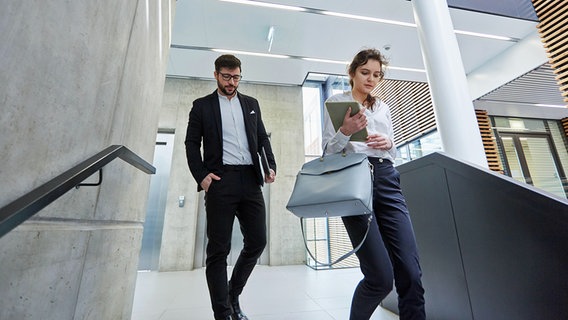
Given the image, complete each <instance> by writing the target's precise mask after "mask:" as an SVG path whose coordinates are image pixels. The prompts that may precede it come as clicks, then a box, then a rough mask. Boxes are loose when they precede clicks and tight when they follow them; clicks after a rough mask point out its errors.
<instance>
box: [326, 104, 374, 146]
mask: <svg viewBox="0 0 568 320" xmlns="http://www.w3.org/2000/svg"><path fill="white" fill-rule="evenodd" d="M325 107H326V109H327V113H329V116H330V118H331V123H333V128H334V129H335V131H336V132H337V130H339V127H341V125H342V124H343V118H344V117H345V113H346V112H347V109H349V107H351V116H353V115H355V114H357V113H358V112H359V110H361V108H362V106H361V104H360V103H359V102H357V101H327V102H326V103H325ZM368 135H369V134H368V133H367V129H366V128H363V130H361V131H359V132H356V133H354V134H352V135H351V138H350V139H349V140H350V141H363V142H364V141H366V140H367V136H368Z"/></svg>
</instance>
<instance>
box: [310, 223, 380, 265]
mask: <svg viewBox="0 0 568 320" xmlns="http://www.w3.org/2000/svg"><path fill="white" fill-rule="evenodd" d="M371 221H373V214H372V213H371V214H369V219H368V220H367V231H365V235H364V236H363V239H361V242H359V244H358V245H357V246H356V247H355V248H353V249H352V250H351V251H349V252H347V253H346V254H344V255H342V256H341V257H339V258H337V259H336V260H335V261H333V262H330V263H322V262H319V261H318V260H317V259H316V257H314V255H313V254H312V252H311V251H310V249H309V248H308V243H307V241H306V232H305V231H304V218H300V226H301V227H302V237H303V238H304V246H305V247H306V251H307V252H308V254H309V255H310V257H311V258H312V260H314V261H315V262H316V266H320V267H330V266H332V265H334V264H336V263H338V262H341V261H343V260H345V259H347V258H348V257H349V256H350V255H352V254H354V253H355V252H357V250H359V249H360V248H361V246H362V245H363V243H364V242H365V240H366V239H367V235H368V234H369V230H370V229H371Z"/></svg>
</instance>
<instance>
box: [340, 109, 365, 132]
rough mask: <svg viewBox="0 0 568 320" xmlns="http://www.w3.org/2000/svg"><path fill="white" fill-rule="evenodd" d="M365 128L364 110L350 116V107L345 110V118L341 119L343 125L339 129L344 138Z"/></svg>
mask: <svg viewBox="0 0 568 320" xmlns="http://www.w3.org/2000/svg"><path fill="white" fill-rule="evenodd" d="M366 126H367V116H365V108H361V110H360V111H359V112H358V113H356V114H354V115H353V116H351V107H349V108H348V109H347V112H346V113H345V117H344V118H343V124H342V125H341V127H340V128H339V130H340V131H341V133H343V134H344V135H346V136H350V135H352V134H354V133H357V132H359V131H361V130H363V128H365V127H366Z"/></svg>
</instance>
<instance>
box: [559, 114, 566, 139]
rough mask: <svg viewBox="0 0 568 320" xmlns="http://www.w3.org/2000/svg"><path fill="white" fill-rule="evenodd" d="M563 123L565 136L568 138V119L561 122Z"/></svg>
mask: <svg viewBox="0 0 568 320" xmlns="http://www.w3.org/2000/svg"><path fill="white" fill-rule="evenodd" d="M560 121H561V122H562V128H563V129H564V134H565V135H566V137H567V138H568V118H564V119H562V120H560Z"/></svg>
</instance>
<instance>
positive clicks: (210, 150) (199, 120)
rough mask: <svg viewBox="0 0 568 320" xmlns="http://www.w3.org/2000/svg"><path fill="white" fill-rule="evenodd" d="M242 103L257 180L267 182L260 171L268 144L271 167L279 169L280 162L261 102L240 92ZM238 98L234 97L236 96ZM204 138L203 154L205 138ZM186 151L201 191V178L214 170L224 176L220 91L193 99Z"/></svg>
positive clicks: (267, 155)
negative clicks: (263, 151)
mask: <svg viewBox="0 0 568 320" xmlns="http://www.w3.org/2000/svg"><path fill="white" fill-rule="evenodd" d="M237 97H238V98H239V101H240V103H241V107H242V110H243V117H244V121H245V130H246V134H247V140H248V144H249V149H250V153H251V156H252V162H253V164H254V167H255V171H256V173H257V177H256V178H257V182H258V184H259V185H263V184H264V177H263V176H262V174H261V171H260V167H261V164H260V161H259V159H258V155H259V152H260V150H262V149H261V148H262V147H264V150H265V152H266V157H267V159H268V163H269V165H270V168H271V169H272V170H274V172H276V162H275V160H274V154H273V153H272V148H271V146H270V139H269V138H268V134H267V133H266V129H265V128H264V123H263V122H262V117H261V115H260V107H259V105H258V101H257V100H256V99H255V98H253V97H250V96H247V95H244V94H241V93H239V92H238V91H237ZM233 99H234V98H233ZM202 139H203V157H202V156H201V141H202ZM185 152H186V156H187V164H188V165H189V170H190V171H191V174H192V175H193V178H194V179H195V181H197V190H198V191H201V190H202V189H203V188H201V181H203V179H204V178H205V177H206V176H207V175H208V174H209V173H210V172H212V173H214V174H216V175H218V176H219V177H222V176H223V132H222V129H221V109H220V105H219V96H218V93H217V90H215V91H214V92H213V93H212V94H210V95H207V96H205V97H202V98H199V99H196V100H195V101H193V107H192V108H191V111H190V112H189V122H188V125H187V133H186V136H185Z"/></svg>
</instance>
